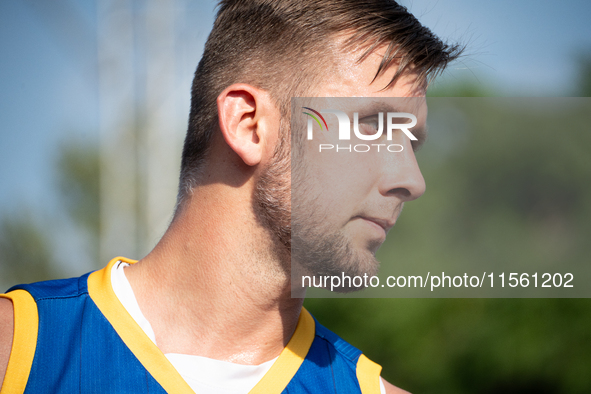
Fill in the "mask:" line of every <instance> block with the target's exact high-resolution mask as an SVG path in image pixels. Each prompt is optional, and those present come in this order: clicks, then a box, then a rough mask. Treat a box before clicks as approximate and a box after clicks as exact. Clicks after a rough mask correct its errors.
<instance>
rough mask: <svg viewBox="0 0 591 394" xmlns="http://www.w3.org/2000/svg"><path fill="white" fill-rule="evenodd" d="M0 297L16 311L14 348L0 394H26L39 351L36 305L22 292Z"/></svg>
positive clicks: (12, 292)
mask: <svg viewBox="0 0 591 394" xmlns="http://www.w3.org/2000/svg"><path fill="white" fill-rule="evenodd" d="M0 297H2V298H8V299H9V300H12V305H13V308H14V335H13V338H12V349H11V350H10V358H9V360H8V366H7V367H6V374H5V376H4V383H3V384H2V390H0V394H18V393H23V392H24V391H25V388H26V387H27V381H28V380H29V373H30V372H31V366H32V365H33V358H34V357H35V349H36V348H37V332H38V330H39V315H38V312H37V304H36V303H35V300H34V299H33V296H31V295H30V294H29V293H28V292H27V291H25V290H22V289H19V290H14V291H11V292H10V293H8V294H0Z"/></svg>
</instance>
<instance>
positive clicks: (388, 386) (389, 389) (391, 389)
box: [380, 378, 410, 394]
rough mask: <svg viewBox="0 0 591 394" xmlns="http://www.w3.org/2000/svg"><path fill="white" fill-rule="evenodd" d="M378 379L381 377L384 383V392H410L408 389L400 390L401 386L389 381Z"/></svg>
mask: <svg viewBox="0 0 591 394" xmlns="http://www.w3.org/2000/svg"><path fill="white" fill-rule="evenodd" d="M380 379H382V382H383V383H384V387H385V389H386V394H410V393H409V392H408V391H406V390H402V389H401V388H398V387H396V386H394V385H393V384H392V383H389V382H388V381H387V380H386V379H384V378H380Z"/></svg>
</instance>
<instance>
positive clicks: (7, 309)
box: [0, 298, 14, 387]
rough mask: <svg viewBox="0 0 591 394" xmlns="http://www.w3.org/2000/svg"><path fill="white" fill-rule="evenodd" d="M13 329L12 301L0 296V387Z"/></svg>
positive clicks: (10, 347) (8, 355)
mask: <svg viewBox="0 0 591 394" xmlns="http://www.w3.org/2000/svg"><path fill="white" fill-rule="evenodd" d="M13 330H14V313H13V306H12V301H10V300H9V299H6V298H0V387H2V382H3V381H4V374H5V373H6V366H7V365H8V359H9V358H10V350H11V349H12V335H13Z"/></svg>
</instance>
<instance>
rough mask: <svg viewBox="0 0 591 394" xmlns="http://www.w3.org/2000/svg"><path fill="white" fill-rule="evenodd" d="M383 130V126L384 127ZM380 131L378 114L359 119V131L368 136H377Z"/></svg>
mask: <svg viewBox="0 0 591 394" xmlns="http://www.w3.org/2000/svg"><path fill="white" fill-rule="evenodd" d="M382 128H383V125H382ZM379 130H380V119H379V116H378V114H375V115H371V116H366V117H364V118H361V119H359V131H360V132H361V133H363V134H366V135H372V134H376V133H377V132H378V131H379Z"/></svg>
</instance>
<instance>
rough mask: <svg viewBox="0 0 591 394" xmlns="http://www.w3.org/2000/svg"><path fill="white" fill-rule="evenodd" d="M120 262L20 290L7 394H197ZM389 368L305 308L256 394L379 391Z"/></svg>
mask: <svg viewBox="0 0 591 394" xmlns="http://www.w3.org/2000/svg"><path fill="white" fill-rule="evenodd" d="M117 261H125V262H128V263H134V261H130V260H128V259H125V258H121V257H118V258H116V259H113V260H112V261H111V262H110V263H109V265H108V266H107V267H105V268H103V269H102V270H100V271H95V272H92V273H89V274H86V275H83V276H81V277H79V278H71V279H62V280H52V281H46V282H39V283H34V284H30V285H19V286H14V287H12V288H11V289H10V290H9V291H8V292H7V294H2V295H0V297H4V298H9V299H11V300H12V302H13V305H14V338H13V344H12V350H11V353H10V359H9V362H8V366H7V370H6V375H5V378H4V384H3V385H2V390H1V391H0V394H17V393H26V394H29V393H30V394H33V393H35V394H38V393H55V394H58V393H59V394H62V393H63V394H66V393H67V394H71V393H119V394H121V393H151V394H156V393H158V394H160V393H174V394H177V393H178V394H192V393H193V391H192V390H191V388H190V387H189V386H188V384H187V383H186V382H185V381H184V380H183V378H182V377H181V376H180V374H179V373H178V372H177V371H176V369H174V367H173V366H172V364H171V363H170V362H169V361H168V359H167V358H166V356H165V355H164V354H163V353H162V352H161V351H160V350H159V349H158V347H156V345H155V344H154V343H153V342H152V341H151V340H150V338H148V336H147V335H146V334H145V333H144V332H143V331H142V329H141V328H140V327H139V326H138V325H137V323H136V322H135V321H134V320H133V318H132V317H131V316H130V315H129V314H128V313H127V311H126V310H125V308H124V307H123V305H121V303H120V302H119V300H118V299H117V296H116V295H115V293H114V292H113V288H112V286H111V268H112V266H113V264H115V263H116V262H117ZM380 372H381V367H380V366H379V365H377V364H375V363H373V362H372V361H370V360H369V359H368V358H367V357H365V356H364V355H363V354H362V353H361V351H359V350H358V349H356V348H355V347H353V346H351V345H350V344H348V343H347V342H345V341H344V340H342V339H341V338H340V337H338V336H337V335H336V334H334V333H332V332H331V331H329V330H328V329H326V328H325V327H323V326H322V325H320V324H319V323H318V322H316V320H315V319H314V318H313V317H312V316H311V315H310V314H309V313H308V311H306V309H302V312H301V314H300V318H299V321H298V324H297V327H296V330H295V332H294V334H293V336H292V338H291V339H290V341H289V343H288V344H287V346H286V347H285V348H284V349H283V351H282V352H281V354H280V355H279V357H278V358H277V360H276V361H275V363H274V364H273V365H272V366H271V368H270V369H269V371H268V372H267V373H266V374H265V375H264V376H263V378H262V379H261V380H260V381H259V382H258V384H257V385H256V386H255V387H254V388H253V389H252V390H251V391H250V394H280V393H283V394H304V393H331V394H333V393H334V394H339V393H343V394H352V393H362V394H379V393H380V385H379V375H380Z"/></svg>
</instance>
